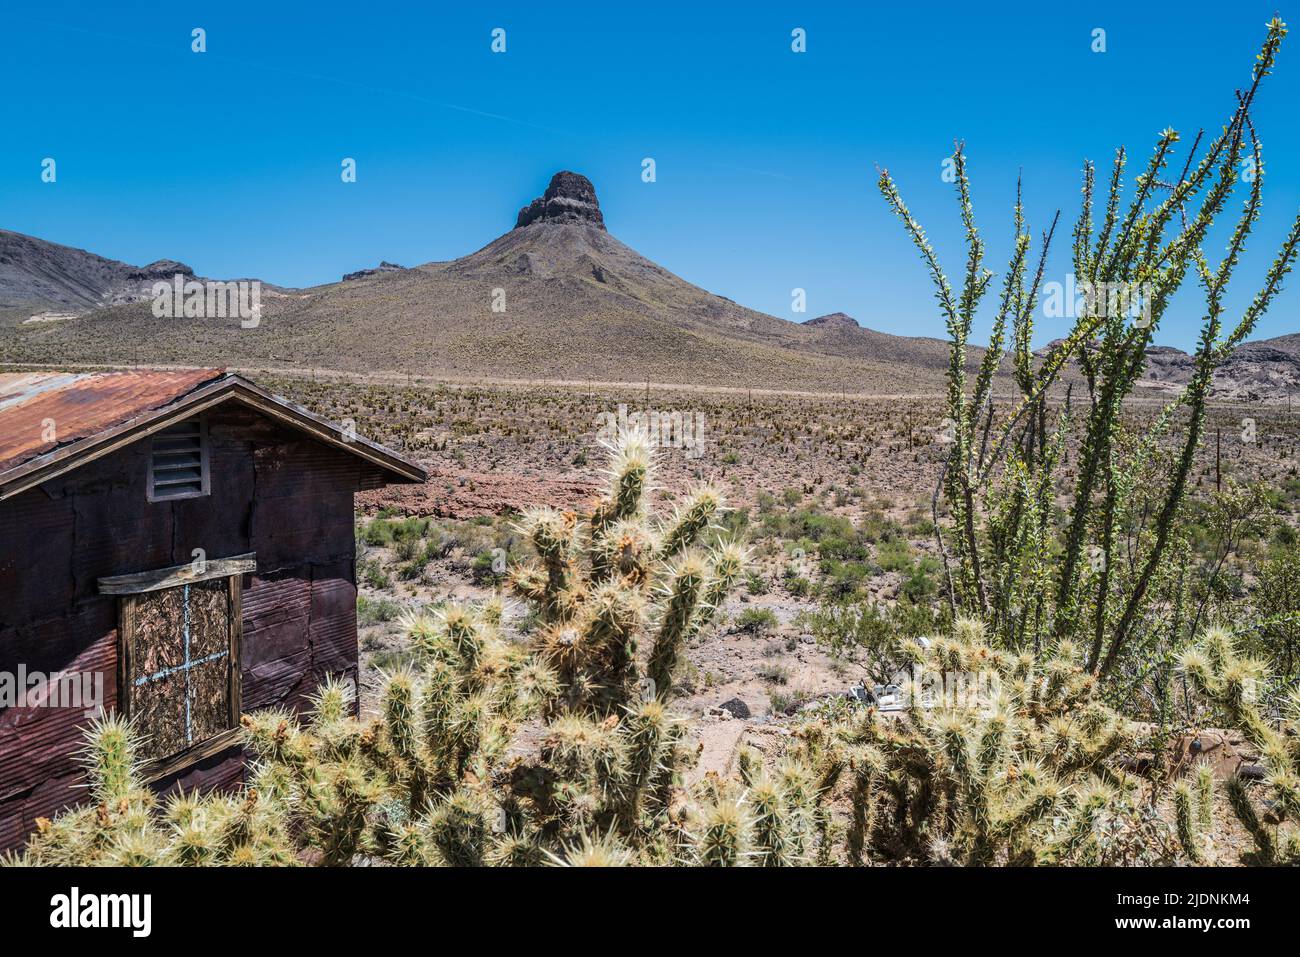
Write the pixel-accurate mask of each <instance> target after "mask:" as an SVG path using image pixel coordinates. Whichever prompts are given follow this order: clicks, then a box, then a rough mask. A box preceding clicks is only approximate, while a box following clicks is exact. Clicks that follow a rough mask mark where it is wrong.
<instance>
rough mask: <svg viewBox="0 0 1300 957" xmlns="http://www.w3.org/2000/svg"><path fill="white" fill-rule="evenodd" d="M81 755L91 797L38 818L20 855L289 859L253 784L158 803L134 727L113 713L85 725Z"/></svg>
mask: <svg viewBox="0 0 1300 957" xmlns="http://www.w3.org/2000/svg"><path fill="white" fill-rule="evenodd" d="M82 762H83V765H84V767H85V769H86V774H87V777H88V778H89V785H90V794H91V796H92V799H93V801H94V803H92V804H91V805H89V806H86V807H81V808H75V809H73V810H71V811H68V812H66V813H64V814H61V815H59V816H58V817H57V818H55V819H54V820H53V821H50V820H46V819H43V818H42V819H40V820H38V821H37V828H36V834H35V835H33V837H32V838H31V840H30V841H29V842H28V844H27V847H26V849H25V853H24V858H23V863H27V864H37V865H63V866H86V865H107V866H119V867H120V866H125V867H138V866H149V865H200V864H216V865H230V866H237V865H270V864H292V863H294V862H295V858H294V855H293V844H292V841H291V840H290V839H289V837H288V835H287V831H286V827H285V825H286V821H285V819H284V816H283V814H282V812H281V808H280V806H279V805H278V803H277V802H276V801H274V800H266V799H264V798H263V797H262V792H261V791H259V789H258V787H257V784H259V783H262V781H263V779H262V778H261V777H260V776H258V775H255V776H254V779H253V782H254V783H253V786H251V787H249V788H247V789H246V790H245V791H244V792H243V793H242V794H239V795H235V796H222V795H215V794H214V795H206V796H202V797H200V796H197V795H193V794H185V793H183V792H181V793H177V794H175V795H173V796H172V797H171V798H170V799H169V800H167V801H166V802H164V803H163V804H162V805H161V806H159V802H158V799H157V797H156V796H155V795H154V794H153V792H151V791H150V790H149V789H148V788H147V787H146V786H145V785H144V783H143V782H142V780H141V778H140V776H139V773H138V770H137V768H138V764H137V755H136V745H135V735H134V731H133V729H132V728H131V726H130V725H129V724H128V723H127V722H125V721H123V720H122V719H120V718H117V717H107V718H103V719H101V720H99V721H97V722H96V723H95V724H94V725H93V726H92V727H91V728H90V729H89V730H88V732H87V743H86V747H85V749H84V751H83V752H82Z"/></svg>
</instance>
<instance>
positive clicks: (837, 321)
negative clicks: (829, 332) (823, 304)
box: [800, 312, 862, 329]
mask: <svg viewBox="0 0 1300 957" xmlns="http://www.w3.org/2000/svg"><path fill="white" fill-rule="evenodd" d="M800 325H804V326H815V327H817V328H818V329H861V328H862V327H861V326H860V325H859V324H858V320H856V319H854V318H853V317H852V316H850V315H849V314H848V313H845V312H832V313H829V314H827V315H825V316H818V317H817V318H816V319H805V320H804V321H803V322H802V323H800Z"/></svg>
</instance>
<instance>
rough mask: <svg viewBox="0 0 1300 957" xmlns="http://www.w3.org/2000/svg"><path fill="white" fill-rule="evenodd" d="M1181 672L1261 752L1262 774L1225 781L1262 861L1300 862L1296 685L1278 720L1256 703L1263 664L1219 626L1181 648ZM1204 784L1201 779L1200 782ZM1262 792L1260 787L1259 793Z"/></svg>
mask: <svg viewBox="0 0 1300 957" xmlns="http://www.w3.org/2000/svg"><path fill="white" fill-rule="evenodd" d="M1181 664H1182V669H1183V673H1184V674H1186V675H1187V676H1188V678H1190V679H1191V680H1192V682H1193V683H1194V684H1195V685H1196V687H1197V688H1198V689H1199V690H1200V691H1201V693H1202V694H1204V695H1205V696H1206V697H1207V698H1209V699H1210V700H1211V701H1213V702H1214V703H1215V704H1217V705H1219V707H1221V708H1223V710H1224V711H1225V712H1227V715H1228V717H1229V719H1230V720H1231V721H1232V723H1233V724H1234V725H1235V726H1236V727H1239V728H1241V729H1242V731H1243V732H1244V733H1245V736H1246V740H1247V741H1249V742H1250V744H1251V746H1252V747H1254V748H1255V749H1256V750H1257V751H1258V752H1259V754H1260V758H1261V760H1262V761H1263V763H1264V768H1265V772H1266V773H1265V777H1264V781H1263V785H1262V787H1259V788H1256V787H1254V786H1253V785H1252V784H1251V783H1250V782H1249V781H1248V780H1246V778H1244V777H1242V776H1241V775H1240V774H1234V775H1232V776H1231V777H1229V778H1228V779H1227V781H1226V783H1225V788H1226V790H1227V796H1228V803H1229V805H1230V806H1231V807H1232V811H1233V813H1234V814H1235V815H1236V816H1237V819H1238V820H1239V821H1241V824H1242V826H1243V827H1244V828H1245V829H1246V830H1247V831H1248V832H1249V833H1250V836H1251V837H1252V838H1254V841H1255V853H1254V858H1255V861H1256V862H1258V863H1260V864H1292V865H1295V864H1300V824H1298V823H1297V822H1300V749H1297V747H1296V744H1295V742H1296V741H1298V740H1300V689H1295V688H1293V689H1291V692H1290V694H1289V695H1288V696H1287V698H1286V700H1285V703H1284V706H1283V709H1282V711H1283V714H1282V719H1281V722H1280V725H1278V726H1275V725H1274V724H1273V723H1272V722H1270V721H1269V720H1268V718H1267V717H1266V716H1265V714H1264V713H1263V712H1262V711H1261V709H1260V700H1259V699H1260V692H1261V690H1262V689H1263V688H1264V687H1265V679H1266V677H1267V674H1266V671H1267V669H1266V666H1265V665H1264V663H1263V662H1261V661H1257V660H1254V659H1251V658H1246V657H1244V656H1242V655H1241V654H1240V653H1239V652H1238V650H1237V648H1236V645H1235V643H1234V640H1233V637H1232V634H1231V633H1230V632H1229V631H1228V630H1227V629H1226V628H1223V627H1220V626H1214V627H1211V628H1208V629H1206V631H1205V633H1204V635H1202V637H1201V641H1200V643H1199V644H1198V645H1196V646H1193V647H1191V648H1189V649H1187V650H1186V651H1184V652H1183V655H1182V658H1181ZM1200 787H1201V789H1202V790H1204V784H1203V783H1202V784H1200ZM1260 792H1262V793H1260Z"/></svg>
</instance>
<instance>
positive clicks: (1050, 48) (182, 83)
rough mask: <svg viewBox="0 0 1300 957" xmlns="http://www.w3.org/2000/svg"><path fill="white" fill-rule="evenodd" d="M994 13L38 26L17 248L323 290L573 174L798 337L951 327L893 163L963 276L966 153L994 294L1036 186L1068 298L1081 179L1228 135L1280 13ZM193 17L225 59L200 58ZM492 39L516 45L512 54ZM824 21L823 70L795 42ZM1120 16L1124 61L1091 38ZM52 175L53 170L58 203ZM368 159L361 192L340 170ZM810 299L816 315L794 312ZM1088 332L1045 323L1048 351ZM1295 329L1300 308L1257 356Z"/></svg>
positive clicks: (3, 26) (1189, 339)
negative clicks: (1051, 224) (831, 325)
mask: <svg viewBox="0 0 1300 957" xmlns="http://www.w3.org/2000/svg"><path fill="white" fill-rule="evenodd" d="M984 6H985V5H983V4H970V3H946V2H931V3H925V4H919V3H918V4H901V3H890V4H847V3H842V4H816V3H802V2H801V3H761V2H757V3H755V2H751V3H743V4H740V3H737V4H701V3H689V4H688V3H681V4H678V3H669V2H660V0H656V2H654V3H650V4H639V5H629V4H618V5H615V4H608V3H606V4H581V3H569V4H564V5H562V6H559V7H557V6H556V5H552V4H538V3H527V4H522V3H521V4H490V3H485V4H472V5H471V4H434V3H428V2H425V3H418V4H416V3H412V4H406V3H399V2H392V3H385V4H374V5H367V4H357V3H337V2H327V0H321V2H317V3H313V4H304V5H302V6H301V7H300V8H298V9H296V10H295V9H290V5H286V4H272V3H259V4H252V3H242V2H221V3H197V4H191V3H168V4H144V3H129V2H126V3H112V4H106V3H80V4H77V3H61V2H57V0H48V2H45V3H42V4H40V5H24V6H23V7H21V8H15V7H14V6H13V5H12V4H11V5H7V6H6V8H4V9H3V10H0V65H3V67H4V75H5V77H6V78H7V90H6V94H5V96H4V98H3V100H2V101H0V226H2V227H5V228H9V229H15V230H18V231H19V232H24V233H30V234H33V235H37V236H41V237H42V238H46V239H50V240H53V241H56V242H61V243H66V244H69V245H73V246H79V247H82V248H86V249H90V250H92V251H94V252H97V253H100V254H101V255H106V256H110V257H113V258H116V259H122V260H125V261H128V262H133V263H145V262H149V261H151V260H154V259H158V258H162V257H173V258H177V259H181V260H184V261H185V262H188V263H189V264H190V265H192V266H193V267H194V268H195V269H196V270H197V271H198V272H199V273H201V274H204V275H208V276H214V277H237V276H257V277H259V278H262V279H265V280H267V281H271V282H277V283H282V284H286V285H309V284H314V283H319V282H325V281H331V280H334V279H337V278H338V276H339V275H340V274H342V273H343V272H346V271H349V270H353V269H358V268H361V267H363V266H368V265H373V264H374V263H376V262H378V261H379V260H380V259H388V260H392V261H395V262H399V263H402V264H404V265H415V264H419V263H423V262H429V261H433V260H440V259H449V258H454V257H456V256H459V255H463V254H465V253H467V252H470V251H472V250H474V249H477V248H479V247H480V246H482V245H483V244H485V243H487V242H489V241H490V240H492V239H493V238H494V237H496V236H497V235H499V234H500V233H502V232H504V231H505V230H506V229H508V228H509V227H510V226H511V225H513V222H514V216H515V213H516V212H517V210H518V208H519V207H520V206H521V205H523V204H524V203H525V202H527V201H528V200H529V199H531V198H532V197H533V196H535V195H537V194H538V193H539V192H540V191H541V190H542V189H543V188H544V186H545V185H546V182H547V180H548V178H549V177H550V175H551V174H552V173H553V172H555V171H556V170H559V169H573V170H576V171H578V172H582V173H584V174H586V175H587V176H589V177H591V179H592V180H593V182H594V183H595V185H596V189H597V192H598V194H599V196H600V200H601V205H602V207H603V209H604V211H605V217H606V222H607V224H608V225H609V227H610V230H611V231H612V232H613V233H614V234H615V235H616V236H618V237H619V238H620V239H622V240H623V241H624V242H626V243H628V244H629V245H631V246H633V247H634V248H636V249H638V250H639V251H640V252H642V253H643V254H645V255H646V256H649V257H650V258H651V259H654V260H656V261H658V262H659V263H661V264H663V265H664V266H665V267H667V268H669V269H671V270H673V271H674V272H676V273H678V274H679V275H681V276H683V277H685V278H686V279H689V280H690V281H692V282H695V283H697V284H699V285H701V286H704V287H705V288H707V289H710V290H712V291H714V292H717V293H719V294H722V295H725V296H728V297H730V298H732V299H735V300H736V301H738V302H741V303H743V304H745V305H748V306H751V307H754V308H757V309H761V310H764V311H766V312H770V313H772V314H774V315H777V316H782V317H784V318H790V319H804V318H809V317H811V316H814V315H819V314H821V313H826V312H832V311H836V310H842V311H845V312H848V313H850V314H851V315H853V316H855V317H856V318H858V319H859V320H860V321H861V322H863V323H864V324H866V325H869V326H871V327H873V328H877V329H881V330H884V331H888V332H895V333H902V334H925V335H942V334H943V325H942V321H941V318H940V316H939V315H938V314H937V312H936V310H935V307H934V304H933V300H932V298H931V294H930V289H929V286H928V281H927V279H926V277H925V274H924V273H923V271H922V268H921V265H920V262H919V260H917V258H916V256H915V254H914V252H913V250H912V248H911V247H910V245H909V244H908V242H907V240H906V238H905V237H904V235H903V234H902V232H901V229H900V227H899V225H898V223H897V222H896V221H895V220H893V219H892V217H891V215H890V214H889V212H888V210H887V209H886V207H885V205H884V203H883V201H882V200H881V198H880V196H879V194H878V192H877V191H876V188H875V168H876V166H877V165H880V166H887V167H888V168H889V169H890V170H891V171H892V172H893V173H894V175H895V176H896V178H897V179H898V181H899V183H900V185H901V187H902V189H903V192H904V195H905V197H906V199H907V200H908V202H909V203H910V205H911V206H912V208H913V211H914V213H915V214H916V215H917V216H918V218H920V219H921V220H922V222H923V224H924V225H925V226H926V228H927V230H928V231H929V233H930V235H931V238H932V239H933V240H934V242H935V245H936V246H937V247H938V249H939V252H940V254H941V256H942V257H943V259H944V262H945V264H946V266H947V268H948V269H949V272H950V274H957V273H959V271H960V269H961V262H962V259H961V257H962V249H961V246H960V235H959V232H958V228H957V227H958V223H957V218H956V207H955V204H954V200H953V196H952V187H951V186H949V185H947V184H945V183H943V182H942V181H941V179H940V172H941V168H942V167H941V164H942V160H943V158H944V157H945V156H947V155H949V154H950V153H951V149H952V141H953V138H954V137H958V136H960V137H962V138H963V139H964V140H965V141H966V144H967V152H968V156H969V158H970V166H971V171H972V176H973V179H974V190H975V193H974V196H975V203H976V212H977V215H978V216H979V218H980V221H981V225H982V229H983V232H984V234H985V236H986V237H987V239H988V240H989V246H990V259H989V266H990V268H993V269H994V270H997V271H999V272H1000V270H1001V269H1002V267H1003V266H1004V265H1005V260H1006V257H1007V254H1008V251H1009V247H1010V243H1009V238H1010V204H1011V202H1012V199H1013V195H1014V188H1015V179H1016V175H1017V173H1018V171H1020V170H1023V172H1024V182H1025V197H1026V202H1027V205H1028V209H1029V216H1030V223H1031V226H1032V227H1033V228H1034V231H1035V234H1037V232H1038V230H1039V229H1041V228H1042V227H1043V226H1045V225H1046V223H1047V222H1048V221H1049V220H1050V218H1051V215H1052V213H1053V212H1054V211H1055V210H1056V209H1057V208H1060V209H1061V210H1062V223H1063V227H1064V229H1063V232H1060V233H1058V240H1060V239H1065V242H1059V243H1058V253H1059V255H1057V256H1056V257H1054V258H1053V260H1052V261H1051V263H1050V268H1049V270H1048V278H1049V279H1051V278H1056V279H1063V278H1064V274H1065V272H1066V271H1067V270H1068V269H1069V264H1068V259H1067V255H1068V236H1069V227H1070V226H1071V225H1072V223H1073V219H1074V217H1075V215H1076V214H1077V211H1078V203H1079V169H1080V165H1081V162H1082V160H1083V159H1084V158H1085V157H1088V158H1091V159H1093V160H1095V161H1096V162H1097V163H1098V165H1099V166H1100V167H1103V168H1106V167H1108V165H1109V161H1110V157H1111V155H1112V151H1113V149H1114V147H1115V146H1117V145H1119V144H1126V145H1127V146H1128V147H1129V148H1130V151H1131V153H1132V154H1133V155H1134V157H1135V163H1141V162H1144V161H1145V157H1146V155H1147V154H1148V151H1149V148H1150V145H1151V144H1152V143H1153V142H1154V139H1155V135H1156V133H1157V132H1158V131H1159V130H1160V129H1162V128H1163V127H1165V126H1167V125H1172V126H1174V127H1175V128H1177V129H1180V130H1182V131H1184V132H1185V133H1186V134H1188V137H1187V139H1188V141H1189V142H1190V139H1191V134H1194V133H1195V131H1196V129H1197V128H1199V127H1205V128H1206V129H1207V130H1208V131H1211V132H1213V131H1217V130H1218V128H1219V127H1220V126H1221V124H1222V122H1223V120H1224V118H1225V117H1226V115H1227V113H1228V110H1229V108H1230V106H1231V103H1232V92H1233V90H1234V89H1235V88H1237V87H1240V86H1243V85H1245V84H1246V83H1247V82H1248V80H1249V70H1250V67H1251V64H1252V63H1253V57H1254V54H1255V52H1256V50H1257V49H1258V45H1259V42H1260V40H1261V39H1262V38H1263V35H1264V24H1265V22H1266V21H1267V20H1268V18H1269V17H1270V16H1272V15H1273V13H1274V12H1275V7H1274V6H1273V5H1272V4H1269V3H1256V2H1252V0H1241V2H1237V3H1234V4H1230V5H1223V4H1215V5H1211V4H1209V3H1203V4H1201V3H1183V4H1179V5H1177V7H1176V8H1170V7H1168V6H1165V5H1159V6H1150V7H1147V6H1146V5H1141V4H1135V3H1131V2H1129V3H1121V4H1105V3H1089V4H1086V5H1082V4H1078V5H1076V4H1043V3H1041V2H1039V3H1026V4H1003V5H1000V6H999V8H998V9H997V10H994V11H990V10H988V9H983V7H984ZM470 7H472V9H467V8H470ZM555 11H558V12H555ZM1280 12H1281V14H1282V16H1283V17H1284V18H1285V17H1286V15H1287V13H1288V11H1286V10H1281V11H1280ZM1293 15H1294V16H1297V17H1300V14H1293ZM1293 26H1300V20H1297V21H1296V22H1295V23H1294V24H1293ZM194 27H202V28H204V29H205V30H206V31H207V45H208V50H207V52H206V53H204V54H195V53H192V52H191V50H190V44H191V30H192V29H193V28H194ZM496 27H501V28H504V29H505V30H506V46H507V52H506V53H505V54H493V53H492V52H491V50H490V43H491V31H492V30H493V28H496ZM795 27H802V28H804V29H805V30H806V31H807V47H808V49H807V52H806V53H804V54H795V53H792V52H791V49H790V31H791V30H792V29H793V28H795ZM1097 27H1100V28H1102V29H1104V30H1105V31H1106V45H1107V50H1106V52H1105V53H1100V54H1098V53H1093V52H1092V51H1091V49H1090V45H1091V42H1092V36H1091V32H1092V30H1093V29H1094V28H1097ZM1297 44H1300V36H1295V35H1293V36H1292V37H1291V38H1290V41H1289V42H1288V44H1287V46H1285V47H1284V49H1283V51H1282V55H1281V61H1280V64H1279V68H1278V70H1277V72H1276V73H1275V75H1274V76H1273V77H1272V78H1271V79H1270V82H1269V83H1268V86H1267V87H1266V88H1265V90H1264V92H1263V94H1262V99H1261V102H1260V104H1259V108H1258V111H1257V124H1258V128H1259V130H1260V135H1261V138H1262V140H1263V143H1264V148H1265V155H1266V158H1267V159H1268V160H1269V165H1268V174H1269V175H1268V179H1267V181H1266V185H1265V209H1264V218H1263V221H1262V223H1261V224H1260V227H1259V229H1258V231H1257V233H1256V238H1255V240H1254V242H1253V244H1252V246H1251V249H1250V251H1249V253H1248V255H1247V257H1246V258H1245V260H1244V261H1243V265H1242V267H1241V270H1240V273H1239V283H1238V288H1237V296H1236V297H1235V298H1234V299H1233V302H1234V303H1235V304H1237V305H1240V304H1241V303H1242V302H1243V301H1245V300H1246V299H1247V298H1248V296H1249V294H1250V293H1251V292H1253V287H1254V285H1255V284H1256V283H1257V281H1258V280H1259V279H1260V277H1262V275H1263V272H1264V270H1265V268H1266V267H1267V262H1268V260H1269V259H1270V258H1271V255H1272V252H1273V251H1274V250H1275V248H1276V246H1277V244H1278V242H1279V241H1280V239H1281V237H1282V236H1283V235H1284V234H1285V231H1286V229H1287V227H1288V226H1289V225H1290V222H1291V220H1292V218H1293V217H1294V215H1295V212H1296V209H1297V207H1298V206H1300V124H1297V123H1296V117H1297V107H1296V104H1297V103H1300V49H1297V48H1295V47H1296V45H1297ZM45 157H53V158H55V159H56V161H57V163H58V181H57V183H55V184H52V185H51V184H45V183H42V182H41V180H40V164H41V161H42V159H44V158H45ZM344 157H352V158H355V160H356V162H357V174H358V175H357V182H356V183H351V184H344V183H342V182H341V180H340V176H339V172H340V162H341V160H342V159H343V158H344ZM645 157H653V158H654V159H655V161H656V164H657V174H658V178H657V182H655V183H652V184H647V183H643V182H642V181H641V175H640V174H641V161H642V159H643V158H645ZM1214 245H1215V246H1216V247H1217V246H1219V245H1221V237H1216V243H1215V244H1214ZM794 287H801V288H803V289H805V290H807V299H808V312H807V314H806V315H797V314H793V313H792V312H791V296H790V291H791V289H793V288H794ZM1175 306H1176V310H1175V311H1176V312H1177V315H1172V316H1169V317H1167V319H1166V322H1165V324H1164V328H1162V329H1161V330H1160V333H1159V335H1158V339H1159V340H1160V341H1162V342H1165V343H1169V344H1173V345H1179V346H1183V347H1188V346H1190V345H1191V344H1192V343H1193V341H1194V338H1195V334H1196V328H1197V316H1196V314H1195V313H1196V306H1197V302H1196V300H1195V298H1193V297H1187V296H1185V297H1182V298H1180V299H1179V300H1177V301H1176V303H1175ZM985 325H987V323H985ZM1060 331H1061V326H1060V325H1059V322H1058V323H1053V322H1048V321H1046V320H1044V321H1043V322H1042V324H1041V326H1040V334H1039V336H1038V337H1037V338H1038V339H1039V341H1040V342H1041V341H1045V340H1046V339H1048V338H1051V337H1052V336H1054V335H1057V334H1059V333H1060ZM1295 331H1300V294H1297V293H1296V292H1295V290H1294V289H1292V290H1288V292H1287V293H1285V294H1284V295H1283V296H1282V297H1281V299H1280V300H1279V301H1278V303H1277V304H1276V306H1275V307H1274V310H1273V312H1272V313H1271V314H1270V315H1269V316H1268V317H1267V318H1266V320H1265V322H1264V323H1263V324H1262V325H1261V327H1260V328H1259V330H1258V332H1257V333H1256V338H1261V337H1265V336H1272V335H1279V334H1282V333H1287V332H1295Z"/></svg>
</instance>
